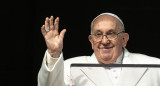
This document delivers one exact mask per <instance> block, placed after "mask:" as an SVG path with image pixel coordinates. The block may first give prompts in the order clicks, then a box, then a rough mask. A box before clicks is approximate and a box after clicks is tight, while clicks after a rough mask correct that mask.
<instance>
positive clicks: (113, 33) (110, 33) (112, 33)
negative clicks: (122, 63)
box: [107, 32, 116, 35]
mask: <svg viewBox="0 0 160 86" xmlns="http://www.w3.org/2000/svg"><path fill="white" fill-rule="evenodd" d="M115 34H116V33H115V32H109V33H107V35H115Z"/></svg>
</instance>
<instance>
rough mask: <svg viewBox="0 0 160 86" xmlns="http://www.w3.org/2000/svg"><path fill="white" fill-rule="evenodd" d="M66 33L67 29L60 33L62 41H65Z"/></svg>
mask: <svg viewBox="0 0 160 86" xmlns="http://www.w3.org/2000/svg"><path fill="white" fill-rule="evenodd" d="M66 31H67V30H66V29H63V30H62V31H61V32H60V38H61V40H63V38H64V35H65V33H66Z"/></svg>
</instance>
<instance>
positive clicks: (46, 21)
mask: <svg viewBox="0 0 160 86" xmlns="http://www.w3.org/2000/svg"><path fill="white" fill-rule="evenodd" d="M44 26H45V29H46V30H48V31H49V18H48V17H47V18H46V20H45V25H44Z"/></svg>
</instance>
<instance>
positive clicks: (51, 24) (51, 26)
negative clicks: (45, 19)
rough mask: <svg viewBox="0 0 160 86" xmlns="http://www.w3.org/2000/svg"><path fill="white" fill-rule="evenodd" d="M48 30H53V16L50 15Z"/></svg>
mask: <svg viewBox="0 0 160 86" xmlns="http://www.w3.org/2000/svg"><path fill="white" fill-rule="evenodd" d="M49 20H50V30H53V29H54V26H53V16H51V17H50V19H49Z"/></svg>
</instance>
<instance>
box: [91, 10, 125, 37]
mask: <svg viewBox="0 0 160 86" xmlns="http://www.w3.org/2000/svg"><path fill="white" fill-rule="evenodd" d="M102 15H110V16H112V17H114V18H116V19H118V20H119V22H120V23H121V24H122V25H121V26H122V30H123V31H125V28H124V23H123V21H122V20H121V19H120V18H119V17H118V16H117V15H116V14H113V13H109V12H106V13H101V14H99V15H98V16H97V17H95V18H94V19H93V20H92V22H91V34H92V26H93V22H94V21H95V20H96V19H97V18H98V17H99V16H102Z"/></svg>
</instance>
